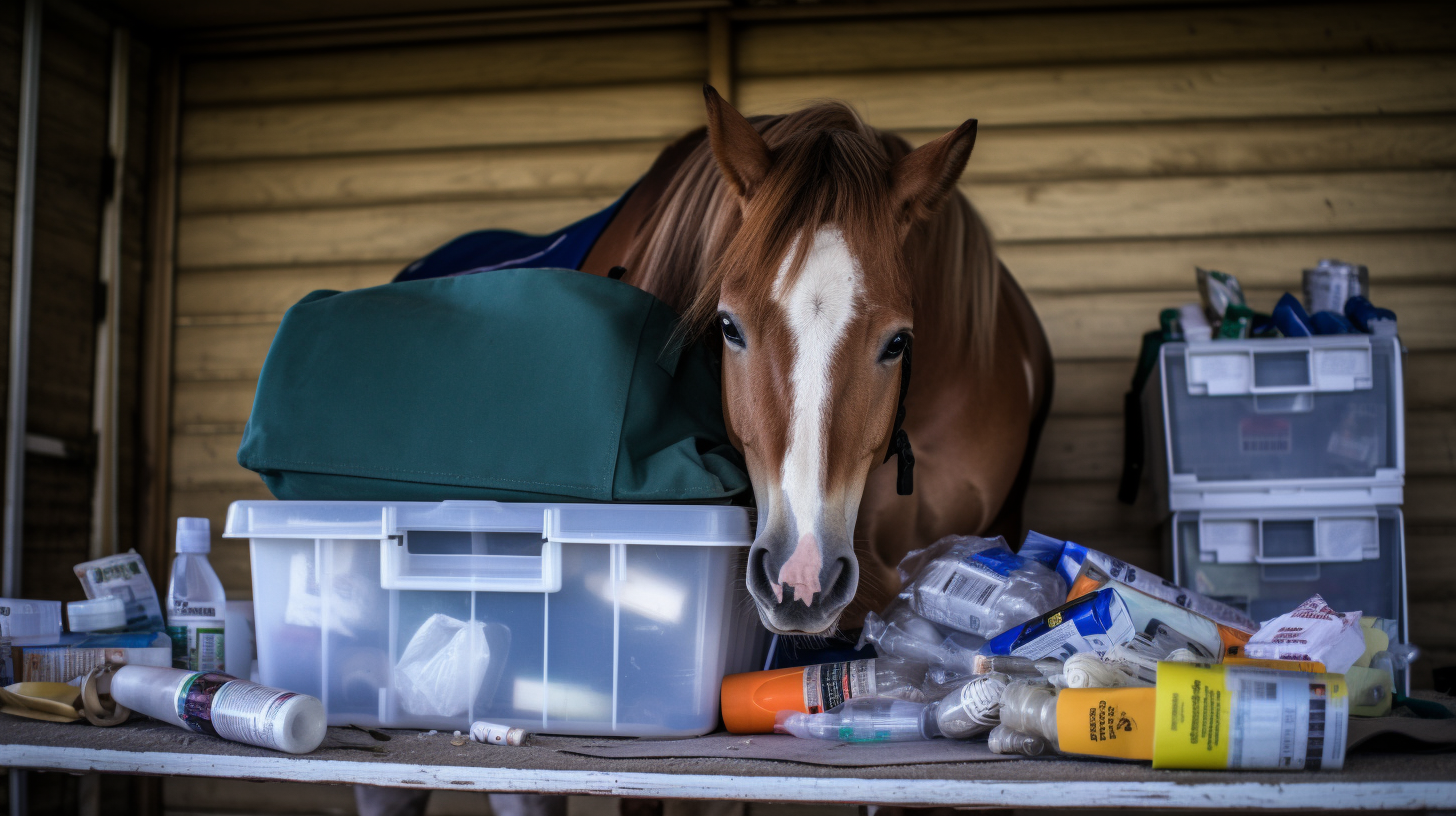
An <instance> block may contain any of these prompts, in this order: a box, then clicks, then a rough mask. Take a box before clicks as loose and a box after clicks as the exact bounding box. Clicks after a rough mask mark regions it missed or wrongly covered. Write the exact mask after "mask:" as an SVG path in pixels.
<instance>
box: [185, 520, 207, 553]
mask: <svg viewBox="0 0 1456 816" xmlns="http://www.w3.org/2000/svg"><path fill="white" fill-rule="evenodd" d="M177 552H179V553H208V552H212V523H211V522H209V521H208V520H207V519H205V518H188V517H187V516H182V517H181V518H178V519H177Z"/></svg>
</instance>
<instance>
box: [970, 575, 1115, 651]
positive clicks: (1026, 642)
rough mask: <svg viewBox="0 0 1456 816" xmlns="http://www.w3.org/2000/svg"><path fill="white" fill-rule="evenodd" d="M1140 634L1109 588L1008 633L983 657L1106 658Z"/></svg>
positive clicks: (997, 638)
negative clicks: (1082, 654) (1086, 654)
mask: <svg viewBox="0 0 1456 816" xmlns="http://www.w3.org/2000/svg"><path fill="white" fill-rule="evenodd" d="M1136 633H1137V630H1136V628H1135V627H1134V626H1133V621H1132V615H1130V614H1128V611H1127V605H1126V604H1124V603H1123V600H1122V597H1121V596H1120V595H1118V593H1117V591H1116V590H1114V589H1113V588H1111V587H1107V588H1104V589H1100V590H1098V591H1096V592H1094V593H1092V594H1090V595H1083V596H1082V597H1080V598H1078V599H1077V600H1075V601H1071V602H1069V603H1065V604H1063V605H1061V606H1059V607H1057V608H1056V609H1053V610H1052V611H1050V612H1048V613H1046V614H1045V615H1042V616H1040V617H1037V618H1032V619H1031V620H1029V621H1026V622H1025V623H1022V624H1019V625H1017V626H1013V627H1011V628H1010V629H1007V630H1006V631H1005V632H1002V633H1001V634H999V635H997V636H995V637H993V638H991V639H990V640H988V641H986V645H985V646H982V647H981V654H984V655H1016V656H1017V657H1028V658H1031V659H1032V660H1036V659H1038V658H1042V657H1055V658H1058V659H1060V660H1065V659H1067V658H1069V657H1071V656H1072V655H1074V654H1077V653H1078V652H1096V653H1097V654H1099V655H1101V654H1106V653H1107V650H1108V649H1111V648H1112V647H1113V646H1116V645H1117V644H1119V643H1126V642H1128V641H1129V640H1132V637H1133V635H1134V634H1136Z"/></svg>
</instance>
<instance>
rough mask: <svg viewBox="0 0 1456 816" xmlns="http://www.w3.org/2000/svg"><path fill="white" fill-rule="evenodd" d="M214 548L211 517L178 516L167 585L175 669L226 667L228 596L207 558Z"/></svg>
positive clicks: (203, 669) (216, 668) (168, 623)
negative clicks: (172, 558)
mask: <svg viewBox="0 0 1456 816" xmlns="http://www.w3.org/2000/svg"><path fill="white" fill-rule="evenodd" d="M211 551H212V527H211V524H210V523H209V522H208V520H207V519H205V518H186V517H183V518H179V519H177V559H176V560H175V561H173V562H172V579H171V581H169V582H168V584H167V634H168V635H169V636H170V637H171V638H172V667H173V668H177V669H188V670H190V671H205V672H221V671H223V667H224V665H225V662H224V659H223V656H224V652H225V642H224V631H223V621H224V618H225V616H226V614H227V611H226V609H227V597H226V595H225V594H224V593H223V589H222V581H220V580H218V577H217V573H216V572H214V571H213V569H212V564H211V563H209V562H208V560H207V554H208V553H209V552H211Z"/></svg>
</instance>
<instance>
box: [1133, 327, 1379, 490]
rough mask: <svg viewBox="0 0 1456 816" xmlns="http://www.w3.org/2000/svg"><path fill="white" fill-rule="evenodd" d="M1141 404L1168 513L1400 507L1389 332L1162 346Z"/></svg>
mask: <svg viewBox="0 0 1456 816" xmlns="http://www.w3.org/2000/svg"><path fill="white" fill-rule="evenodd" d="M1143 399H1144V416H1146V417H1148V418H1149V421H1148V422H1147V423H1146V424H1145V427H1146V430H1147V435H1148V450H1149V451H1150V459H1149V462H1150V465H1149V467H1150V469H1151V470H1152V471H1153V473H1154V478H1155V479H1156V480H1157V481H1158V483H1159V484H1158V487H1159V489H1160V490H1159V492H1160V493H1161V494H1162V495H1163V496H1165V497H1166V501H1167V503H1168V507H1167V509H1169V510H1204V509H1215V508H1251V507H1252V508H1258V507H1345V506H1352V505H1361V506H1370V505H1385V504H1393V505H1398V504H1401V502H1402V491H1403V485H1404V478H1405V476H1404V475H1405V410H1404V399H1403V396H1402V389H1401V349H1400V345H1399V343H1398V341H1397V340H1396V339H1395V338H1389V337H1371V336H1368V335H1340V336H1328V337H1305V338H1283V339H1267V340H1216V341H1213V342H1205V343H1168V344H1165V345H1164V346H1163V347H1162V350H1161V354H1160V359H1159V362H1158V365H1157V366H1156V367H1155V368H1154V373H1153V376H1152V378H1151V379H1150V380H1149V384H1148V388H1147V390H1146V391H1144V393H1143Z"/></svg>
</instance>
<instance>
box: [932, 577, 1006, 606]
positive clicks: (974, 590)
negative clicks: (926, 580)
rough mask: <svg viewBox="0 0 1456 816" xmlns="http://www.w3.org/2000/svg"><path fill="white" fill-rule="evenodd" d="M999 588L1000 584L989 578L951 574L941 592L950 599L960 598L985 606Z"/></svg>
mask: <svg viewBox="0 0 1456 816" xmlns="http://www.w3.org/2000/svg"><path fill="white" fill-rule="evenodd" d="M1000 588H1001V582H999V581H995V580H993V579H991V578H989V577H984V576H981V575H975V574H971V575H967V574H966V573H963V572H953V573H951V576H950V579H949V580H947V581H946V582H945V586H944V587H943V588H942V589H941V591H942V592H944V593H945V594H946V595H949V596H950V597H952V598H960V599H961V600H964V601H969V602H971V603H973V604H975V605H977V606H985V605H986V602H987V601H989V600H991V596H992V595H994V594H996V590H998V589H1000Z"/></svg>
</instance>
